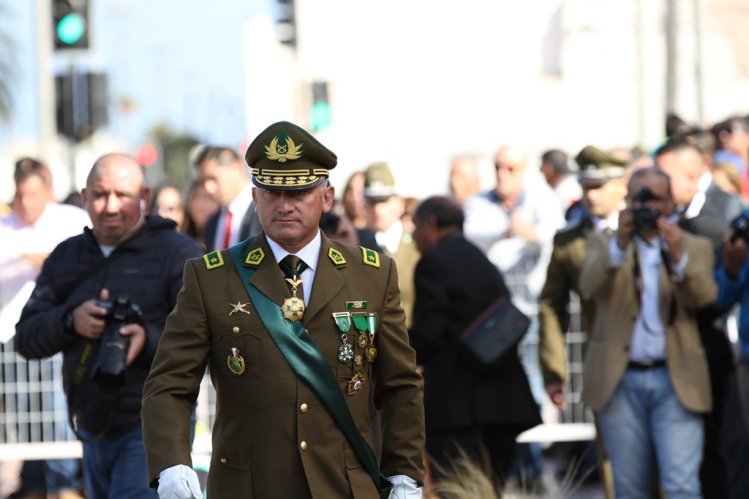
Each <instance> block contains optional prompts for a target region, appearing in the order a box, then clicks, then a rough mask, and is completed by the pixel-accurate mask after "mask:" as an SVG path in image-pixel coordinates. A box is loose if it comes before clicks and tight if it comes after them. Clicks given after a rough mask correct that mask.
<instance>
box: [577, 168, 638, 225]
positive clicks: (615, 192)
mask: <svg viewBox="0 0 749 499" xmlns="http://www.w3.org/2000/svg"><path fill="white" fill-rule="evenodd" d="M582 187H583V205H584V206H585V209H586V210H587V211H588V213H590V214H591V215H592V216H595V217H598V218H601V219H606V218H608V217H609V216H611V215H612V214H614V213H617V212H618V211H619V210H621V209H622V207H623V205H624V199H625V197H626V196H627V184H626V183H625V181H624V179H623V178H612V179H609V180H608V181H606V182H593V183H588V182H583V183H582Z"/></svg>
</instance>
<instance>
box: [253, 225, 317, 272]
mask: <svg viewBox="0 0 749 499" xmlns="http://www.w3.org/2000/svg"><path fill="white" fill-rule="evenodd" d="M266 239H267V240H268V246H270V250H271V251H272V252H273V257H274V258H275V259H276V261H277V262H280V261H281V260H283V259H284V258H285V257H286V255H290V254H291V253H289V252H288V251H286V250H285V249H283V248H282V247H281V246H280V245H279V244H278V243H276V242H275V241H274V240H272V239H271V238H270V237H268V236H267V234H266ZM321 246H322V238H321V237H320V230H319V229H318V231H317V235H316V236H315V238H314V239H312V241H310V242H309V243H307V246H305V247H304V248H302V249H300V250H299V251H297V252H296V253H294V254H295V255H296V256H298V257H299V258H301V259H302V261H304V263H306V264H307V267H308V268H309V269H310V270H312V272H314V271H315V270H317V262H318V259H319V258H320V247H321Z"/></svg>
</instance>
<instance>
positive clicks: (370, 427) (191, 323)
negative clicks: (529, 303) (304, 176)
mask: <svg viewBox="0 0 749 499" xmlns="http://www.w3.org/2000/svg"><path fill="white" fill-rule="evenodd" d="M331 247H333V248H334V249H333V250H331ZM257 248H260V249H261V250H262V251H263V253H264V255H265V256H264V258H263V259H262V261H260V262H259V264H257V266H256V268H257V271H256V272H255V274H254V275H253V276H252V278H251V279H250V281H251V283H252V284H253V285H255V286H256V287H257V288H258V289H260V290H261V291H262V292H263V293H265V294H266V295H268V296H269V297H270V298H271V299H272V300H273V301H275V302H276V303H278V304H279V306H280V304H281V303H283V301H284V299H286V298H288V297H289V296H290V292H289V291H288V288H287V287H286V284H285V282H284V280H283V277H282V274H281V271H280V269H279V267H278V265H277V263H276V262H275V260H274V257H273V253H272V251H271V250H270V248H269V246H268V243H267V240H266V238H265V235H264V234H259V235H258V236H256V237H255V238H254V239H253V240H251V242H250V246H249V250H248V254H249V253H251V252H253V250H254V251H255V254H257V251H256V250H257ZM336 251H337V252H339V254H340V256H342V257H343V260H344V262H343V263H341V259H339V258H337V257H336V255H335V252H336ZM221 255H222V258H223V262H224V263H223V264H222V265H219V266H217V267H215V268H213V269H208V266H209V265H208V264H207V263H206V262H207V261H206V260H205V259H193V260H189V261H188V262H187V263H186V265H185V270H184V287H183V289H182V291H181V292H180V294H179V297H178V299H177V306H176V307H175V309H174V311H173V312H172V314H171V315H170V316H169V318H168V319H167V322H166V326H165V330H164V334H163V336H162V339H161V343H160V344H159V348H158V351H157V353H156V358H155V360H154V363H153V368H152V370H151V373H150V376H149V378H148V379H147V381H146V385H145V390H144V398H143V410H142V418H143V435H144V442H145V446H146V451H147V454H148V469H149V475H150V479H151V480H155V479H157V477H158V474H159V473H160V472H161V471H162V470H164V469H165V468H168V467H170V466H173V465H176V464H186V465H190V463H191V461H190V446H189V434H190V427H189V426H190V414H191V412H192V410H193V406H194V404H195V400H196V398H197V396H198V391H199V388H200V381H201V379H202V377H203V373H204V372H205V368H206V365H208V366H209V368H210V376H211V380H212V383H213V385H214V387H215V388H216V393H217V400H216V420H215V424H214V427H213V432H212V441H213V453H212V458H211V465H210V472H209V476H208V497H211V498H212V499H222V498H232V499H236V498H263V499H264V498H305V497H313V498H315V499H317V498H325V499H327V498H347V497H353V498H357V499H359V498H372V499H375V498H378V497H379V495H378V492H377V491H376V489H375V486H374V484H373V482H372V479H371V478H370V476H369V474H367V472H366V470H365V469H364V468H362V465H361V463H360V462H359V459H358V457H357V456H356V454H355V453H354V451H353V450H352V448H351V446H350V445H349V444H348V442H347V440H346V438H345V437H344V435H343V434H342V433H341V432H340V431H339V429H338V427H337V426H336V423H335V421H334V420H333V419H332V418H331V416H330V415H329V414H328V412H327V411H326V409H325V408H324V407H323V406H322V405H321V402H320V400H318V399H317V397H316V396H315V395H314V394H313V392H312V390H311V389H310V388H309V387H308V386H307V385H306V384H305V383H304V382H302V381H300V380H299V379H298V378H297V377H296V375H295V374H294V373H293V372H292V370H291V368H290V367H289V366H288V364H287V362H286V360H285V358H284V357H283V355H282V354H281V353H280V351H279V350H278V348H277V347H276V344H275V343H274V342H273V340H272V338H271V337H270V336H269V333H268V331H267V330H266V328H265V326H264V325H263V323H262V322H261V320H260V318H259V317H258V314H257V312H256V310H255V308H254V307H253V306H252V304H251V303H250V300H249V298H248V295H247V291H246V289H245V287H244V285H243V284H242V282H241V281H240V279H239V277H238V275H237V273H236V270H235V268H234V266H235V265H244V263H243V262H233V261H232V259H231V256H230V255H229V253H228V251H223V252H221ZM363 255H364V251H363V250H362V249H361V248H356V247H353V246H347V245H344V244H340V243H337V242H331V240H329V239H328V238H327V237H325V235H322V247H321V253H320V259H319V262H318V268H317V269H316V271H315V280H314V283H313V287H312V292H311V297H310V301H309V304H308V306H307V310H306V312H305V315H304V318H303V320H302V324H303V325H304V327H305V329H306V330H307V331H308V332H309V334H310V335H311V336H312V338H313V339H314V341H315V343H316V344H317V346H318V347H319V348H320V350H321V351H322V353H323V355H324V357H325V358H326V359H327V361H328V364H329V365H330V368H331V370H332V371H333V372H334V373H335V374H336V377H337V380H338V384H339V386H340V389H341V391H342V392H343V393H344V397H345V398H346V401H347V402H348V407H349V409H350V411H351V414H352V416H353V419H354V421H355V423H356V426H357V428H358V430H359V431H360V432H361V434H362V435H363V436H364V438H365V439H366V441H367V442H368V443H369V445H370V446H371V447H372V448H373V449H374V450H375V452H376V453H379V455H380V456H381V463H380V468H381V471H382V473H383V474H384V475H385V476H392V475H406V476H409V477H411V478H413V479H414V480H416V481H418V482H419V483H422V482H423V473H424V469H423V451H424V415H423V400H422V399H423V380H422V378H421V376H420V375H419V374H417V372H416V362H415V354H414V351H413V349H412V348H411V347H410V346H409V344H408V336H407V333H406V329H405V317H404V313H403V309H402V308H401V306H400V294H399V291H398V285H397V282H398V276H397V272H396V267H395V265H394V264H393V262H392V260H391V259H390V258H388V257H385V256H379V258H378V260H379V261H378V265H377V266H375V265H369V264H366V263H365V258H364V256H363ZM375 255H376V254H375ZM305 284H306V283H305ZM355 300H364V301H367V304H368V308H367V310H366V311H367V312H376V313H377V322H378V324H377V331H376V334H375V340H374V341H375V345H376V347H377V349H378V356H377V358H376V360H375V361H374V362H373V363H369V362H368V361H367V360H366V356H364V361H363V366H362V367H361V370H362V373H363V374H364V376H365V377H366V381H365V383H364V385H363V387H362V388H361V389H360V390H359V391H358V392H356V393H355V394H354V395H351V396H348V395H346V391H347V385H348V382H349V380H350V379H351V378H352V376H353V375H354V366H353V364H348V365H344V364H342V363H340V362H339V361H338V359H337V353H338V348H339V346H340V344H341V333H340V331H338V329H337V327H336V324H335V322H334V320H333V317H332V313H333V312H344V311H346V310H347V307H346V302H347V301H355ZM240 302H241V304H245V305H246V306H244V307H243V308H244V309H245V310H246V312H243V311H237V312H234V313H231V311H232V310H233V309H234V308H235V306H236V305H237V304H239V303H240ZM233 304H234V305H233ZM230 313H231V315H230ZM351 333H352V334H350V335H349V338H348V342H349V343H355V338H356V334H355V333H354V330H353V326H352V330H351ZM233 348H234V349H239V352H240V353H241V355H242V357H243V359H244V361H245V370H244V372H243V373H242V374H239V375H238V374H235V373H233V372H232V370H231V369H230V368H229V365H228V357H229V356H230V355H231V352H232V349H233ZM356 353H357V354H362V353H363V351H362V350H361V349H359V348H358V347H357V350H356ZM375 409H376V410H375ZM378 416H379V419H378Z"/></svg>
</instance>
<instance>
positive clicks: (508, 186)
mask: <svg viewBox="0 0 749 499" xmlns="http://www.w3.org/2000/svg"><path fill="white" fill-rule="evenodd" d="M494 168H495V171H496V175H497V187H496V192H497V196H498V197H499V198H500V199H513V198H516V197H518V196H520V194H521V193H522V192H523V177H524V175H525V160H524V159H523V158H522V157H520V155H519V154H518V153H516V152H513V151H511V150H509V149H502V150H500V151H499V153H497V157H496V158H495V161H494Z"/></svg>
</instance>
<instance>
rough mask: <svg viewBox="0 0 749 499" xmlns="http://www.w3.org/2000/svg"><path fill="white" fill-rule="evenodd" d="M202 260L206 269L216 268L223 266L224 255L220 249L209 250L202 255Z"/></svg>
mask: <svg viewBox="0 0 749 499" xmlns="http://www.w3.org/2000/svg"><path fill="white" fill-rule="evenodd" d="M203 261H204V262H205V268H206V269H207V270H213V269H217V268H219V267H223V266H224V256H223V255H222V254H221V251H211V252H210V253H206V254H205V255H203Z"/></svg>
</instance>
